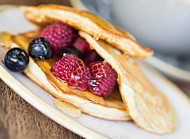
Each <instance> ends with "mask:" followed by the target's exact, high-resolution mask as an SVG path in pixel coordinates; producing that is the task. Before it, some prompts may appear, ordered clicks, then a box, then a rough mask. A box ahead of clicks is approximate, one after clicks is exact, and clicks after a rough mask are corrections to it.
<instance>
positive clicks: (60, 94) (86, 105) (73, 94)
mask: <svg viewBox="0 0 190 139" xmlns="http://www.w3.org/2000/svg"><path fill="white" fill-rule="evenodd" d="M26 34H27V35H29V34H30V35H31V34H32V33H26ZM34 34H35V33H34V32H33V36H35V35H34ZM30 35H29V36H30ZM23 36H24V34H22V36H12V35H11V34H9V33H0V47H1V48H4V49H6V50H8V49H10V48H13V47H20V48H22V49H24V50H25V51H27V48H28V45H29V42H30V40H31V39H28V37H23ZM53 62H54V59H53V60H49V61H34V60H33V59H32V58H31V57H30V63H29V66H28V67H27V69H26V70H25V71H24V73H25V74H26V75H27V76H28V77H29V78H30V79H31V80H33V81H34V82H35V83H36V84H38V85H39V86H41V87H42V88H43V89H44V90H46V91H47V92H48V93H50V94H51V95H53V96H54V97H56V98H58V99H59V100H61V101H64V102H68V103H70V104H72V105H74V106H76V107H77V108H79V109H80V110H81V111H82V112H83V113H86V114H88V115H91V116H94V117H98V118H102V119H108V120H115V121H126V120H130V119H131V118H130V116H129V114H128V112H127V110H126V108H125V106H124V104H123V102H122V100H121V96H120V94H119V91H118V89H117V88H116V89H115V90H114V91H113V92H112V93H111V95H110V96H109V97H108V98H106V99H103V98H102V97H98V96H96V95H94V94H92V93H91V92H88V91H81V90H77V89H73V88H71V87H69V86H67V85H66V84H65V83H64V82H61V81H59V80H58V79H56V78H55V77H54V75H53V74H51V72H50V68H51V64H52V63H53Z"/></svg>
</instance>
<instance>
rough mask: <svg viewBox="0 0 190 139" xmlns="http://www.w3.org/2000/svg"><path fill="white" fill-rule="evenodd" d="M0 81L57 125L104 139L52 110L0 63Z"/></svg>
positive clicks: (85, 135)
mask: <svg viewBox="0 0 190 139" xmlns="http://www.w3.org/2000/svg"><path fill="white" fill-rule="evenodd" d="M0 63H1V64H0V79H1V80H2V81H4V82H5V83H6V84H7V85H8V86H9V87H10V88H12V89H13V90H14V91H15V92H16V93H17V94H18V95H19V96H20V97H21V98H23V99H24V100H25V101H27V102H28V103H29V104H30V105H32V106H33V107H34V108H35V109H37V110H38V111H40V112H41V113H43V114H44V115H46V116H47V117H49V118H50V119H51V120H53V121H55V122H56V123H58V124H59V125H61V126H63V127H65V128H67V129H69V130H71V131H72V132H74V133H76V134H78V135H80V136H82V137H84V138H92V139H97V138H98V139H106V137H105V136H103V135H101V134H99V133H96V132H95V131H93V130H91V129H88V128H87V127H85V126H83V125H81V124H79V123H77V122H75V121H74V120H72V119H71V118H70V117H69V116H66V115H63V114H61V113H60V112H58V111H57V110H56V109H54V108H52V107H51V106H50V105H48V104H47V103H46V102H44V101H43V100H41V99H40V98H38V97H37V96H36V95H34V94H33V93H32V92H31V91H30V90H28V89H27V88H26V87H25V86H24V85H22V84H21V83H20V82H19V81H18V80H17V79H16V78H15V77H14V76H12V75H11V74H10V73H9V72H8V70H6V69H5V68H4V66H2V62H0ZM47 93H48V92H47Z"/></svg>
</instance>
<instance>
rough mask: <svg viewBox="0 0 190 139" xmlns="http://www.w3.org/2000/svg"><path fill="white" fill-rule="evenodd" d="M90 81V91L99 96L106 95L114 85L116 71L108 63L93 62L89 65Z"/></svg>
mask: <svg viewBox="0 0 190 139" xmlns="http://www.w3.org/2000/svg"><path fill="white" fill-rule="evenodd" d="M89 68H90V72H91V76H92V77H91V81H90V83H89V89H90V91H91V92H92V93H93V94H95V95H97V96H100V97H106V96H108V95H109V94H110V93H111V91H112V90H113V88H114V86H115V85H116V83H117V82H116V79H117V73H116V72H115V71H114V70H113V69H112V68H111V66H110V65H109V64H108V63H105V62H94V63H91V64H90V65H89Z"/></svg>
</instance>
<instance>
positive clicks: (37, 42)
mask: <svg viewBox="0 0 190 139" xmlns="http://www.w3.org/2000/svg"><path fill="white" fill-rule="evenodd" d="M28 53H29V55H30V56H31V57H32V58H35V59H42V60H45V59H51V58H53V49H52V46H51V45H50V43H49V42H48V40H47V39H46V38H43V37H39V38H35V39H33V40H32V41H31V42H30V44H29V47H28Z"/></svg>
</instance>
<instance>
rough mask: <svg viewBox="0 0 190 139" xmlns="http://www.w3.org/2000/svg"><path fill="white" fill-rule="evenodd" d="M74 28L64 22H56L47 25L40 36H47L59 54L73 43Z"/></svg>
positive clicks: (54, 50) (55, 51)
mask: <svg viewBox="0 0 190 139" xmlns="http://www.w3.org/2000/svg"><path fill="white" fill-rule="evenodd" d="M73 32H74V29H73V28H72V27H70V26H68V25H66V24H64V23H61V22H56V23H53V24H51V25H49V26H47V27H45V28H44V29H43V30H42V31H41V33H40V37H44V38H46V39H47V40H48V41H49V42H50V44H51V45H52V47H53V52H54V53H55V54H58V53H59V51H60V50H61V49H63V48H64V47H65V46H68V45H70V44H71V42H72V40H73Z"/></svg>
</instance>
